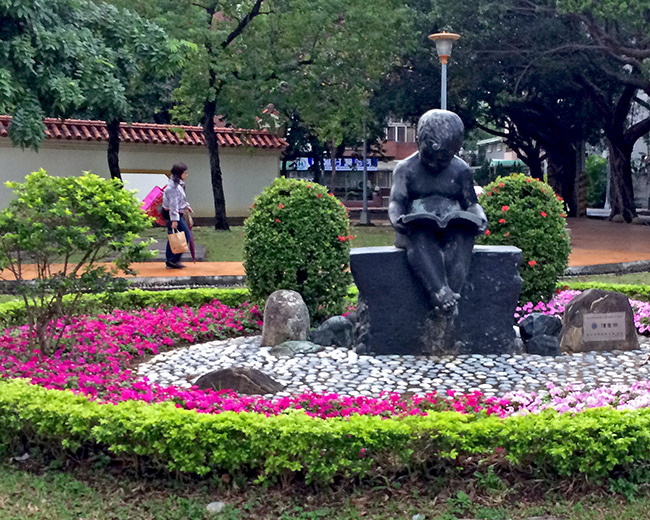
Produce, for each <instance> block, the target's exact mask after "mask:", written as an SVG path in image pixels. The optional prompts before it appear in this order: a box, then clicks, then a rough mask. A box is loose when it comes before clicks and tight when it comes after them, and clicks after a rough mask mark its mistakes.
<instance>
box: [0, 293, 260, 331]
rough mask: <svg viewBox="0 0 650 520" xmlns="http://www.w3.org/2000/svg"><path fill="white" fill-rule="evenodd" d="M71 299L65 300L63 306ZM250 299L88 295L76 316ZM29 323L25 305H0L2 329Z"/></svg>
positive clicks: (244, 295) (199, 295) (203, 295)
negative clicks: (118, 310)
mask: <svg viewBox="0 0 650 520" xmlns="http://www.w3.org/2000/svg"><path fill="white" fill-rule="evenodd" d="M70 298H72V296H68V297H64V299H63V302H64V306H65V302H66V301H69V299H70ZM248 299H249V293H248V289H243V288H242V289H214V288H207V289H173V290H169V291H144V290H141V289H132V290H129V291H124V292H119V293H101V294H87V295H83V296H82V297H81V300H80V302H79V305H78V308H77V314H97V313H99V312H110V311H112V310H113V309H122V310H132V309H146V308H147V307H159V306H177V307H182V306H184V305H187V306H189V307H200V306H201V305H204V304H206V303H210V302H211V301H212V300H219V301H220V302H221V303H223V304H224V305H227V306H228V307H237V306H238V305H240V304H242V303H243V302H245V301H247V300H248ZM26 321H27V314H26V313H25V304H24V303H23V302H22V301H20V300H17V301H12V302H6V303H2V304H0V328H3V327H9V326H11V325H22V324H24V323H26Z"/></svg>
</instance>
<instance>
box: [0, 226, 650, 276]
mask: <svg viewBox="0 0 650 520" xmlns="http://www.w3.org/2000/svg"><path fill="white" fill-rule="evenodd" d="M568 225H569V228H570V237H571V245H572V247H573V252H572V253H571V256H570V257H569V266H572V267H575V266H592V265H601V264H615V263H621V262H635V261H639V260H650V226H640V225H633V224H617V223H613V222H609V221H606V220H598V219H587V218H582V219H568ZM106 265H107V266H110V265H111V264H106ZM185 265H186V266H187V267H186V268H185V269H180V270H176V269H167V268H166V267H165V265H164V263H161V262H143V263H137V264H132V267H133V268H134V269H135V271H136V272H137V273H138V274H137V275H136V276H137V277H138V278H177V277H178V278H181V277H197V276H202V277H214V276H242V275H245V274H246V272H245V271H244V267H243V266H242V264H241V263H240V262H197V263H196V264H194V263H191V262H188V263H186V264H185ZM24 277H25V278H26V279H29V278H33V277H35V272H34V271H33V270H30V268H29V266H26V268H25V274H24ZM12 279H13V276H12V275H11V273H9V272H7V271H2V272H0V280H12Z"/></svg>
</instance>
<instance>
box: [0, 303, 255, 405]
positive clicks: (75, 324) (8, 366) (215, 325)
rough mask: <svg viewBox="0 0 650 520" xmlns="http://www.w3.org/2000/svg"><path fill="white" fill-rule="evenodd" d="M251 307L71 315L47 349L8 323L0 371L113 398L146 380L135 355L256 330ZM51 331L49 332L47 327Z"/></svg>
mask: <svg viewBox="0 0 650 520" xmlns="http://www.w3.org/2000/svg"><path fill="white" fill-rule="evenodd" d="M261 324H262V322H261V321H260V317H259V312H258V310H257V308H256V307H249V306H248V304H243V305H242V306H240V307H239V308H237V309H231V308H229V307H226V306H225V305H223V304H221V303H219V302H218V301H214V302H213V303H210V304H207V305H204V306H202V307H201V308H200V309H198V310H197V311H192V310H191V309H190V308H188V307H183V308H179V307H176V308H170V309H165V308H157V309H152V308H151V309H144V310H141V311H137V312H131V313H129V312H126V311H121V310H116V311H114V312H112V313H111V314H105V315H99V316H97V317H92V316H80V317H74V318H71V319H70V320H69V323H67V324H65V323H63V322H62V321H59V322H53V323H51V324H50V331H53V330H54V329H56V330H60V332H61V342H60V346H59V348H58V349H57V350H56V351H55V352H54V353H53V354H52V355H47V354H46V353H44V352H43V351H41V350H40V349H38V348H30V347H29V329H28V327H27V326H22V327H17V328H14V329H7V330H6V331H5V333H4V335H3V336H1V337H0V375H1V376H3V377H13V378H16V377H21V378H29V379H30V380H31V381H32V382H33V383H35V384H39V385H42V386H45V387H46V388H57V389H72V390H75V391H78V392H81V393H83V394H86V395H88V396H91V397H99V398H102V399H106V400H110V401H112V402H117V401H119V400H124V399H128V398H130V397H129V396H131V397H137V398H141V397H140V396H141V395H146V394H148V393H149V392H151V391H152V390H150V388H149V387H150V385H148V384H147V383H145V384H142V383H138V382H136V377H137V374H135V373H133V372H132V371H131V365H132V363H133V362H134V360H135V359H136V358H137V357H142V356H144V355H146V354H156V353H158V352H159V351H161V350H167V349H170V348H172V347H177V346H180V345H183V344H187V343H190V342H198V341H207V340H211V339H224V338H226V337H233V336H240V335H242V334H245V333H251V332H256V331H259V329H260V327H261ZM50 333H51V332H50Z"/></svg>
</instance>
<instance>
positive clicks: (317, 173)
mask: <svg viewBox="0 0 650 520" xmlns="http://www.w3.org/2000/svg"><path fill="white" fill-rule="evenodd" d="M310 144H311V147H310V148H311V149H310V150H309V156H310V157H311V159H312V161H313V164H312V165H311V167H310V168H311V169H312V173H313V174H314V182H317V183H318V184H320V183H321V174H322V173H323V172H322V168H321V166H322V165H323V153H322V152H323V151H322V149H321V147H320V145H319V144H318V142H317V141H316V139H312V140H311V141H310Z"/></svg>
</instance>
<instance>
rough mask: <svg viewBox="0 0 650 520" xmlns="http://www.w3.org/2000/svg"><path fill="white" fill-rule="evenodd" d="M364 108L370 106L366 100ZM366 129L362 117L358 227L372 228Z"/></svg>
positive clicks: (366, 99) (364, 117)
mask: <svg viewBox="0 0 650 520" xmlns="http://www.w3.org/2000/svg"><path fill="white" fill-rule="evenodd" d="M363 104H364V106H365V107H366V108H367V107H368V106H369V104H370V102H369V100H368V98H365V99H364V102H363ZM367 134H368V129H367V125H366V116H365V114H364V116H363V188H362V189H363V191H362V193H363V195H362V198H363V207H362V208H361V214H360V215H359V225H360V226H372V225H373V224H372V222H370V212H369V211H368V135H367Z"/></svg>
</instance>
